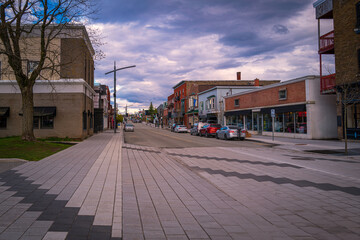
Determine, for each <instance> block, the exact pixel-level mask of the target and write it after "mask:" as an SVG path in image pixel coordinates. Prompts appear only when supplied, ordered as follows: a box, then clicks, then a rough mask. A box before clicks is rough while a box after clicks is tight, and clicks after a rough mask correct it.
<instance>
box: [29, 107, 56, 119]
mask: <svg viewBox="0 0 360 240" xmlns="http://www.w3.org/2000/svg"><path fill="white" fill-rule="evenodd" d="M44 116H56V107H34V117H44Z"/></svg>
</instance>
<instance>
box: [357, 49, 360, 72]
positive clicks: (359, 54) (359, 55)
mask: <svg viewBox="0 0 360 240" xmlns="http://www.w3.org/2000/svg"><path fill="white" fill-rule="evenodd" d="M357 57H358V72H360V48H359V49H358V50H357Z"/></svg>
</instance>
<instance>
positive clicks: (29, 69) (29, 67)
mask: <svg viewBox="0 0 360 240" xmlns="http://www.w3.org/2000/svg"><path fill="white" fill-rule="evenodd" d="M38 65H39V62H38V61H28V63H27V72H28V74H29V75H30V74H31V73H32V72H33V71H34V70H35V68H37V66H38Z"/></svg>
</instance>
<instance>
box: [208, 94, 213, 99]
mask: <svg viewBox="0 0 360 240" xmlns="http://www.w3.org/2000/svg"><path fill="white" fill-rule="evenodd" d="M214 97H215V95H211V96H208V97H207V99H210V98H214Z"/></svg>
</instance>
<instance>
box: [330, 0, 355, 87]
mask: <svg viewBox="0 0 360 240" xmlns="http://www.w3.org/2000/svg"><path fill="white" fill-rule="evenodd" d="M357 2H359V0H348V1H340V0H334V1H333V14H334V38H335V39H334V41H335V67H336V84H343V83H346V82H354V81H359V80H360V78H359V77H358V76H357V74H359V72H360V69H359V64H358V56H357V49H359V48H360V34H356V33H355V32H354V28H355V26H356V9H355V4H356V3H357Z"/></svg>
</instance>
